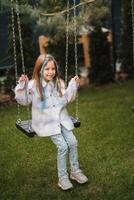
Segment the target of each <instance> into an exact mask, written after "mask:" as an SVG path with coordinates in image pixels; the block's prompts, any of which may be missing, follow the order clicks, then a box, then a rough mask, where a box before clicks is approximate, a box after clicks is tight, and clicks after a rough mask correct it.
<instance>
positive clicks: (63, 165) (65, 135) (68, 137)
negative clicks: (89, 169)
mask: <svg viewBox="0 0 134 200" xmlns="http://www.w3.org/2000/svg"><path fill="white" fill-rule="evenodd" d="M51 140H52V141H53V143H54V144H55V145H56V147H57V168H58V177H59V178H61V177H62V178H66V177H68V173H67V162H66V160H67V153H68V150H69V161H70V167H71V172H76V171H77V170H79V163H78V152H77V140H76V138H75V136H74V134H73V132H72V131H68V130H67V129H65V128H64V127H63V126H61V134H57V135H52V136H51Z"/></svg>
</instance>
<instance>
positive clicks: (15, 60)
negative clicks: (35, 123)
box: [11, 0, 30, 127]
mask: <svg viewBox="0 0 134 200" xmlns="http://www.w3.org/2000/svg"><path fill="white" fill-rule="evenodd" d="M15 10H16V15H17V25H18V33H19V43H20V53H21V61H22V71H23V73H24V74H25V71H26V70H25V64H24V52H23V45H22V33H21V25H20V24H21V23H20V14H19V5H18V0H15ZM11 15H12V32H13V48H14V65H15V76H16V84H17V82H18V71H17V56H16V55H17V54H16V37H15V28H14V27H15V20H14V8H13V0H11ZM26 84H27V83H26ZM26 88H27V85H26ZM26 96H27V101H28V94H27V91H26ZM27 116H28V119H30V110H29V106H27ZM18 122H20V123H21V119H20V107H19V104H18ZM29 127H30V124H29Z"/></svg>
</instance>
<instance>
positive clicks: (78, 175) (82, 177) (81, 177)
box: [70, 170, 88, 184]
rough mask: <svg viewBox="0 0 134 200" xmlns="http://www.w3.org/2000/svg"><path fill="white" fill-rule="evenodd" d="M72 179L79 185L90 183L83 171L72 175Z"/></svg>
mask: <svg viewBox="0 0 134 200" xmlns="http://www.w3.org/2000/svg"><path fill="white" fill-rule="evenodd" d="M70 178H71V179H72V180H76V181H77V182H78V183H80V184H84V183H86V182H88V178H87V177H86V176H85V175H84V174H83V172H82V171H81V170H78V171H77V172H75V173H73V172H72V173H71V175H70Z"/></svg>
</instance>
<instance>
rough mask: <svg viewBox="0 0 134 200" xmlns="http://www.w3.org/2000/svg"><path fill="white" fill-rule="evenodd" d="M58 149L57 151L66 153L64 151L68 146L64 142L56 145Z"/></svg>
mask: <svg viewBox="0 0 134 200" xmlns="http://www.w3.org/2000/svg"><path fill="white" fill-rule="evenodd" d="M58 151H59V152H64V153H66V152H67V151H68V146H67V144H66V143H64V144H60V146H58Z"/></svg>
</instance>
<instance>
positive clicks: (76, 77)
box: [73, 76, 80, 85]
mask: <svg viewBox="0 0 134 200" xmlns="http://www.w3.org/2000/svg"><path fill="white" fill-rule="evenodd" d="M73 79H74V80H75V82H76V84H77V85H79V84H80V78H79V76H75V77H74V78H73Z"/></svg>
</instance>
